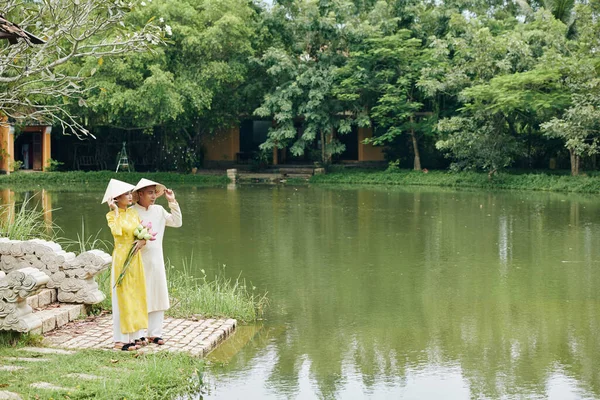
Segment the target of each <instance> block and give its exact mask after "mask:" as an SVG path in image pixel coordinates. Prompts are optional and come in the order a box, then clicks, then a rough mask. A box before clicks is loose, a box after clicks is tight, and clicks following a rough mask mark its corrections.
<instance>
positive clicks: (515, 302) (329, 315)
mask: <svg viewBox="0 0 600 400" xmlns="http://www.w3.org/2000/svg"><path fill="white" fill-rule="evenodd" d="M175 190H176V193H177V197H178V199H179V202H180V204H181V206H182V209H183V213H184V226H183V227H182V228H181V229H171V230H168V231H167V234H166V242H165V255H166V257H168V258H169V259H170V260H171V262H172V264H173V265H174V266H175V267H176V268H178V267H179V266H180V265H181V264H182V260H183V259H187V260H189V259H190V258H192V259H193V261H192V265H193V266H194V271H193V272H194V273H195V274H198V275H200V269H204V270H205V271H206V272H207V274H209V275H211V274H215V273H224V274H226V275H227V276H229V277H232V278H234V279H235V278H236V277H237V276H238V275H239V274H241V275H242V277H244V278H245V279H246V280H247V281H249V282H252V284H253V285H254V286H256V287H257V290H258V291H268V296H269V298H270V302H271V308H270V309H269V311H268V313H267V315H266V316H265V321H264V322H263V323H262V324H261V325H257V326H246V327H240V328H239V329H238V332H237V333H236V335H234V337H232V338H231V339H230V340H229V341H228V342H227V343H226V344H225V345H224V346H222V347H221V348H220V349H218V350H217V351H215V352H213V354H211V355H210V357H209V359H210V360H211V367H210V369H209V371H208V373H207V376H206V377H205V378H206V380H207V384H208V393H207V394H205V395H204V398H209V399H210V398H315V397H320V398H344V399H345V398H365V397H368V398H404V399H439V398H444V399H467V398H523V397H527V398H555V399H570V398H572V399H577V398H597V397H599V396H600V369H598V368H597V364H595V363H596V362H597V360H599V359H600V290H598V288H599V287H600V272H599V268H600V246H598V244H599V240H600V202H598V201H597V199H596V198H594V197H587V196H581V195H562V194H551V193H534V192H531V193H530V192H496V193H490V192H481V191H460V192H457V191H447V190H441V189H423V188H404V189H403V188H393V189H387V188H377V187H358V188H356V187H354V188H341V187H335V188H334V187H307V186H302V187H281V186H241V187H237V188H236V187H229V188H224V187H223V188H221V187H218V188H200V187H189V186H185V187H175ZM101 194H102V193H101V191H97V192H95V191H81V192H46V193H45V196H46V197H47V198H46V202H51V205H52V208H57V209H56V210H54V211H53V212H52V217H53V220H54V222H55V223H56V224H57V225H58V226H60V227H62V228H63V230H64V233H63V235H64V236H70V237H75V236H76V233H77V232H79V231H80V226H81V219H82V218H83V220H84V222H85V224H86V228H87V230H88V232H90V233H95V232H96V231H98V230H99V229H101V228H102V229H103V232H102V233H101V236H102V237H104V238H105V239H109V235H108V231H107V229H106V228H105V225H106V223H105V217H104V214H105V213H106V211H107V208H106V206H105V205H104V206H101V205H100V204H98V203H99V200H100V198H101ZM161 200H162V202H163V203H164V199H161ZM594 360H596V361H594Z"/></svg>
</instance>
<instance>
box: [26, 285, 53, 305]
mask: <svg viewBox="0 0 600 400" xmlns="http://www.w3.org/2000/svg"><path fill="white" fill-rule="evenodd" d="M56 301H57V291H56V289H42V290H41V291H40V292H39V293H38V294H36V295H33V296H29V297H28V298H27V304H28V305H29V306H30V307H31V308H33V309H36V308H44V307H46V306H48V305H50V304H52V303H55V302H56Z"/></svg>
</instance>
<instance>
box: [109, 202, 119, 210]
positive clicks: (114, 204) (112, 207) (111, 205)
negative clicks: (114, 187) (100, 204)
mask: <svg viewBox="0 0 600 400" xmlns="http://www.w3.org/2000/svg"><path fill="white" fill-rule="evenodd" d="M107 203H108V208H110V209H111V210H113V211H117V210H118V209H119V207H118V206H117V202H116V201H115V199H108V202H107Z"/></svg>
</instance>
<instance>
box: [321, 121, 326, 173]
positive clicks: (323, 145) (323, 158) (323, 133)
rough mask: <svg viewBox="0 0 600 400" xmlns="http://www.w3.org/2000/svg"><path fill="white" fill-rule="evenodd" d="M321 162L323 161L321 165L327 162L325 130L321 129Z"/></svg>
mask: <svg viewBox="0 0 600 400" xmlns="http://www.w3.org/2000/svg"><path fill="white" fill-rule="evenodd" d="M321 162H322V163H323V166H324V165H325V164H327V158H326V155H325V132H323V129H321Z"/></svg>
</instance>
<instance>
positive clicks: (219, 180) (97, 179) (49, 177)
mask: <svg viewBox="0 0 600 400" xmlns="http://www.w3.org/2000/svg"><path fill="white" fill-rule="evenodd" d="M111 178H115V179H119V180H122V181H125V182H129V183H131V184H136V183H137V182H138V181H139V180H140V179H141V178H147V179H151V180H154V181H156V182H161V183H164V184H173V183H185V184H188V183H189V184H195V185H222V184H226V183H228V182H229V179H228V178H227V176H225V175H202V174H178V173H172V172H145V173H141V172H120V173H116V172H114V171H87V172H83V171H69V172H46V173H43V174H11V175H0V187H14V185H16V184H17V185H20V188H22V189H23V188H27V187H29V188H38V189H39V187H40V185H43V186H44V188H50V187H52V188H61V190H69V189H71V190H81V189H82V186H81V185H83V186H84V187H85V186H86V185H93V186H104V185H106V183H107V182H108V181H110V179H111Z"/></svg>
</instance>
